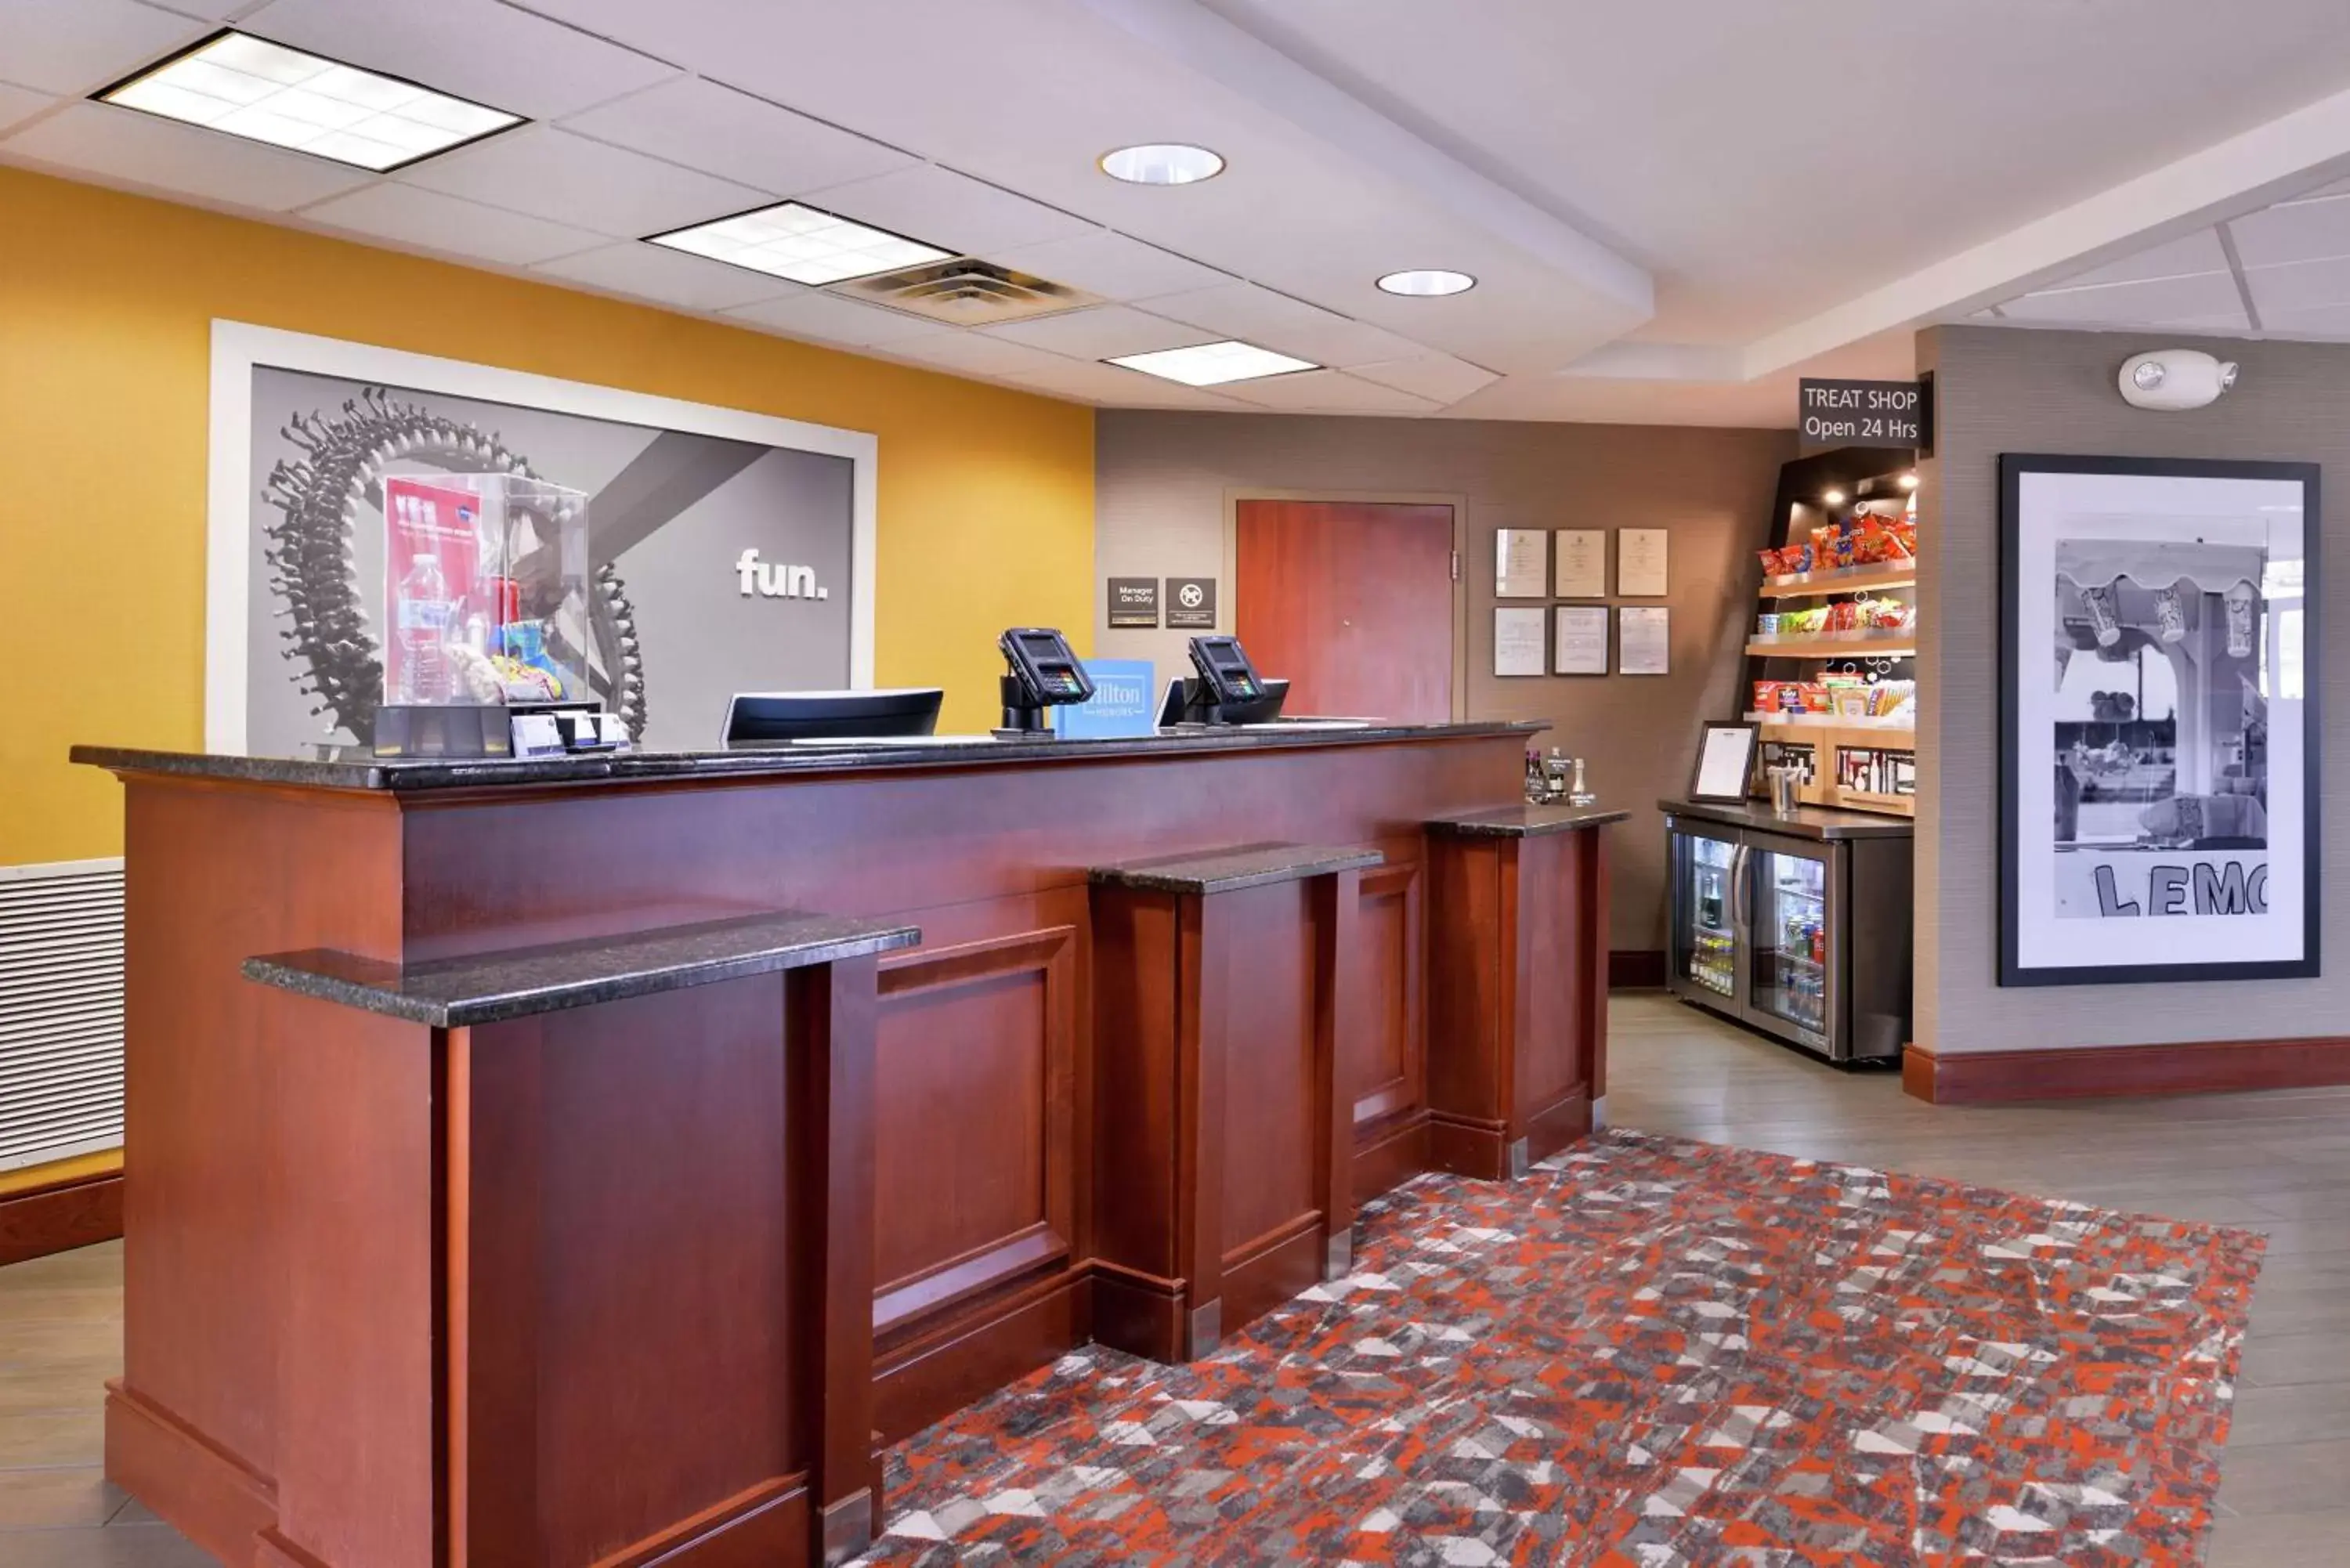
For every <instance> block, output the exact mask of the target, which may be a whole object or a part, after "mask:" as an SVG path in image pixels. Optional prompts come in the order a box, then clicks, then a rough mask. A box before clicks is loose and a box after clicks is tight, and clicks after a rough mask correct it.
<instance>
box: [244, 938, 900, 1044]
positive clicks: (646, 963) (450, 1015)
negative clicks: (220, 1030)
mask: <svg viewBox="0 0 2350 1568" xmlns="http://www.w3.org/2000/svg"><path fill="white" fill-rule="evenodd" d="M920 940H922V937H921V932H920V931H919V930H918V929H915V928H914V927H912V926H907V925H899V924H894V923H892V922H890V921H889V920H858V919H839V918H836V917H834V916H830V915H801V914H775V915H754V916H749V917H746V918H743V919H731V920H711V921H707V922H704V923H702V924H698V925H691V926H670V927H665V928H663V929H660V930H655V931H647V932H644V933H641V934H639V935H634V936H627V937H615V938H610V939H608V940H589V941H579V942H563V943H560V944H557V945H556V946H552V947H539V948H515V949H510V950H506V951H504V952H493V953H483V954H479V955H477V956H474V957H471V958H461V959H446V960H437V961H432V962H428V963H418V964H408V965H404V966H403V965H400V964H396V963H388V962H386V961H383V960H381V959H371V958H362V957H360V956H359V954H357V953H347V952H338V951H336V950H333V949H328V948H313V949H310V950H307V951H304V952H292V953H272V954H268V955H266V956H265V957H262V958H250V959H247V960H245V961H244V976H245V978H246V979H247V980H251V981H258V982H260V983H261V984H263V985H270V986H276V987H277V988H278V989H280V990H283V991H291V992H298V993H299V994H301V995H304V996H313V997H317V998H318V999H320V1000H321V1001H325V1002H339V1003H341V1004H342V1005H343V1006H346V1007H357V1008H361V1009H363V1010H365V1011H367V1012H380V1013H384V1014H386V1015H388V1016H390V1017H393V1018H401V1019H405V1020H407V1021H408V1022H409V1023H423V1024H429V1025H431V1026H432V1028H435V1029H459V1028H464V1027H467V1026H469V1025H472V1024H476V1023H501V1022H504V1020H507V1019H513V1018H527V1017H529V1016H531V1015H533V1014H535V1013H540V1012H561V1011H562V1010H563V1009H565V1008H569V1007H592V1006H594V1005H595V1004H597V1003H598V1002H619V1001H623V1000H625V999H627V998H629V997H632V996H650V995H653V994H655V993H657V992H665V991H683V990H685V989H687V988H688V987H690V986H697V985H714V984H716V983H717V982H718V981H727V980H742V979H744V978H746V977H748V976H751V975H758V974H772V973H774V972H775V971H778V970H786V969H799V968H802V967H805V966H806V965H808V964H818V963H830V962H833V961H836V960H839V959H849V958H861V957H863V956H865V955H866V954H868V953H880V952H889V951H890V950H893V949H897V948H910V947H912V946H913V945H915V944H916V943H917V942H919V941H920Z"/></svg>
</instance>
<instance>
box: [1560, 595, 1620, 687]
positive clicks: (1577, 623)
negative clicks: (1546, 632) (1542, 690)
mask: <svg viewBox="0 0 2350 1568" xmlns="http://www.w3.org/2000/svg"><path fill="white" fill-rule="evenodd" d="M1551 613H1552V614H1553V616H1554V617H1555V618H1556V619H1557V621H1558V642H1557V655H1556V658H1555V660H1554V661H1553V663H1552V664H1551V673H1552V674H1554V675H1605V674H1607V606H1606V605H1560V606H1559V607H1557V608H1556V609H1555V610H1553V611H1552V612H1551Z"/></svg>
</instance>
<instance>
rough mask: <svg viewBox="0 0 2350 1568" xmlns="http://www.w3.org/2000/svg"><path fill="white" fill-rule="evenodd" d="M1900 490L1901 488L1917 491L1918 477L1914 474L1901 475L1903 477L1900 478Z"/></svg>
mask: <svg viewBox="0 0 2350 1568" xmlns="http://www.w3.org/2000/svg"><path fill="white" fill-rule="evenodd" d="M1901 488H1902V489H1904V490H1915V489H1917V488H1918V476H1917V475H1916V474H1914V473H1905V474H1903V475H1902V476H1901Z"/></svg>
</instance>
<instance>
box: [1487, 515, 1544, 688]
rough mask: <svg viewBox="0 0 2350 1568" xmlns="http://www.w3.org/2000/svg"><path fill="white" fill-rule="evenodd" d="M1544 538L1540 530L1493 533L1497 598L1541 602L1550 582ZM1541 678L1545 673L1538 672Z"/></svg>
mask: <svg viewBox="0 0 2350 1568" xmlns="http://www.w3.org/2000/svg"><path fill="white" fill-rule="evenodd" d="M1544 543H1545V541H1544V537H1543V531H1542V530H1541V529H1539V528H1496V529H1494V530H1493V597H1495V598H1497V599H1538V598H1541V597H1543V589H1544V587H1546V586H1547V585H1548V583H1549V582H1550V572H1549V566H1550V563H1549V562H1548V561H1547V560H1546V559H1544ZM1534 673H1535V674H1537V675H1539V674H1541V673H1542V671H1541V670H1535V671H1534Z"/></svg>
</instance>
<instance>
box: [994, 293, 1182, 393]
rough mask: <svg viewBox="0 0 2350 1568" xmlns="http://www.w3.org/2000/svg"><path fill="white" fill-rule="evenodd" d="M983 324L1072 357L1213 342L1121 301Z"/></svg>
mask: <svg viewBox="0 0 2350 1568" xmlns="http://www.w3.org/2000/svg"><path fill="white" fill-rule="evenodd" d="M1062 281H1064V282H1066V279H1064V280H1062ZM981 330H983V331H984V332H985V333H987V334H988V335H989V336H990V337H1003V338H1007V339H1009V340H1010V341H1012V342H1014V343H1024V344H1026V345H1027V346H1028V347H1029V348H1043V349H1045V350H1047V351H1048V352H1051V353H1055V354H1065V355H1066V356H1068V357H1069V358H1072V359H1115V358H1121V357H1123V356H1125V355H1128V354H1152V353H1156V352H1158V351H1159V349H1161V348H1187V347H1189V346H1190V345H1191V344H1194V343H1205V342H1209V341H1211V339H1212V337H1213V336H1214V335H1213V334H1212V333H1207V332H1202V331H1201V330H1200V328H1198V327H1187V326H1185V325H1184V324H1183V323H1181V322H1180V321H1169V320H1167V319H1166V318H1165V317H1158V316H1151V315H1149V314H1147V313H1145V312H1143V311H1139V310H1135V309H1132V308H1130V307H1129V306H1123V305H1097V306H1092V307H1091V308H1090V309H1086V310H1069V311H1064V312H1063V313H1062V314H1060V315H1058V316H1040V317H1037V318H1036V319H1035V320H1034V321H1009V322H1006V323H1004V324H1003V326H1001V327H983V328H981ZM1122 373H1123V374H1127V375H1132V374H1134V373H1135V372H1133V371H1125V372H1122Z"/></svg>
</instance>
